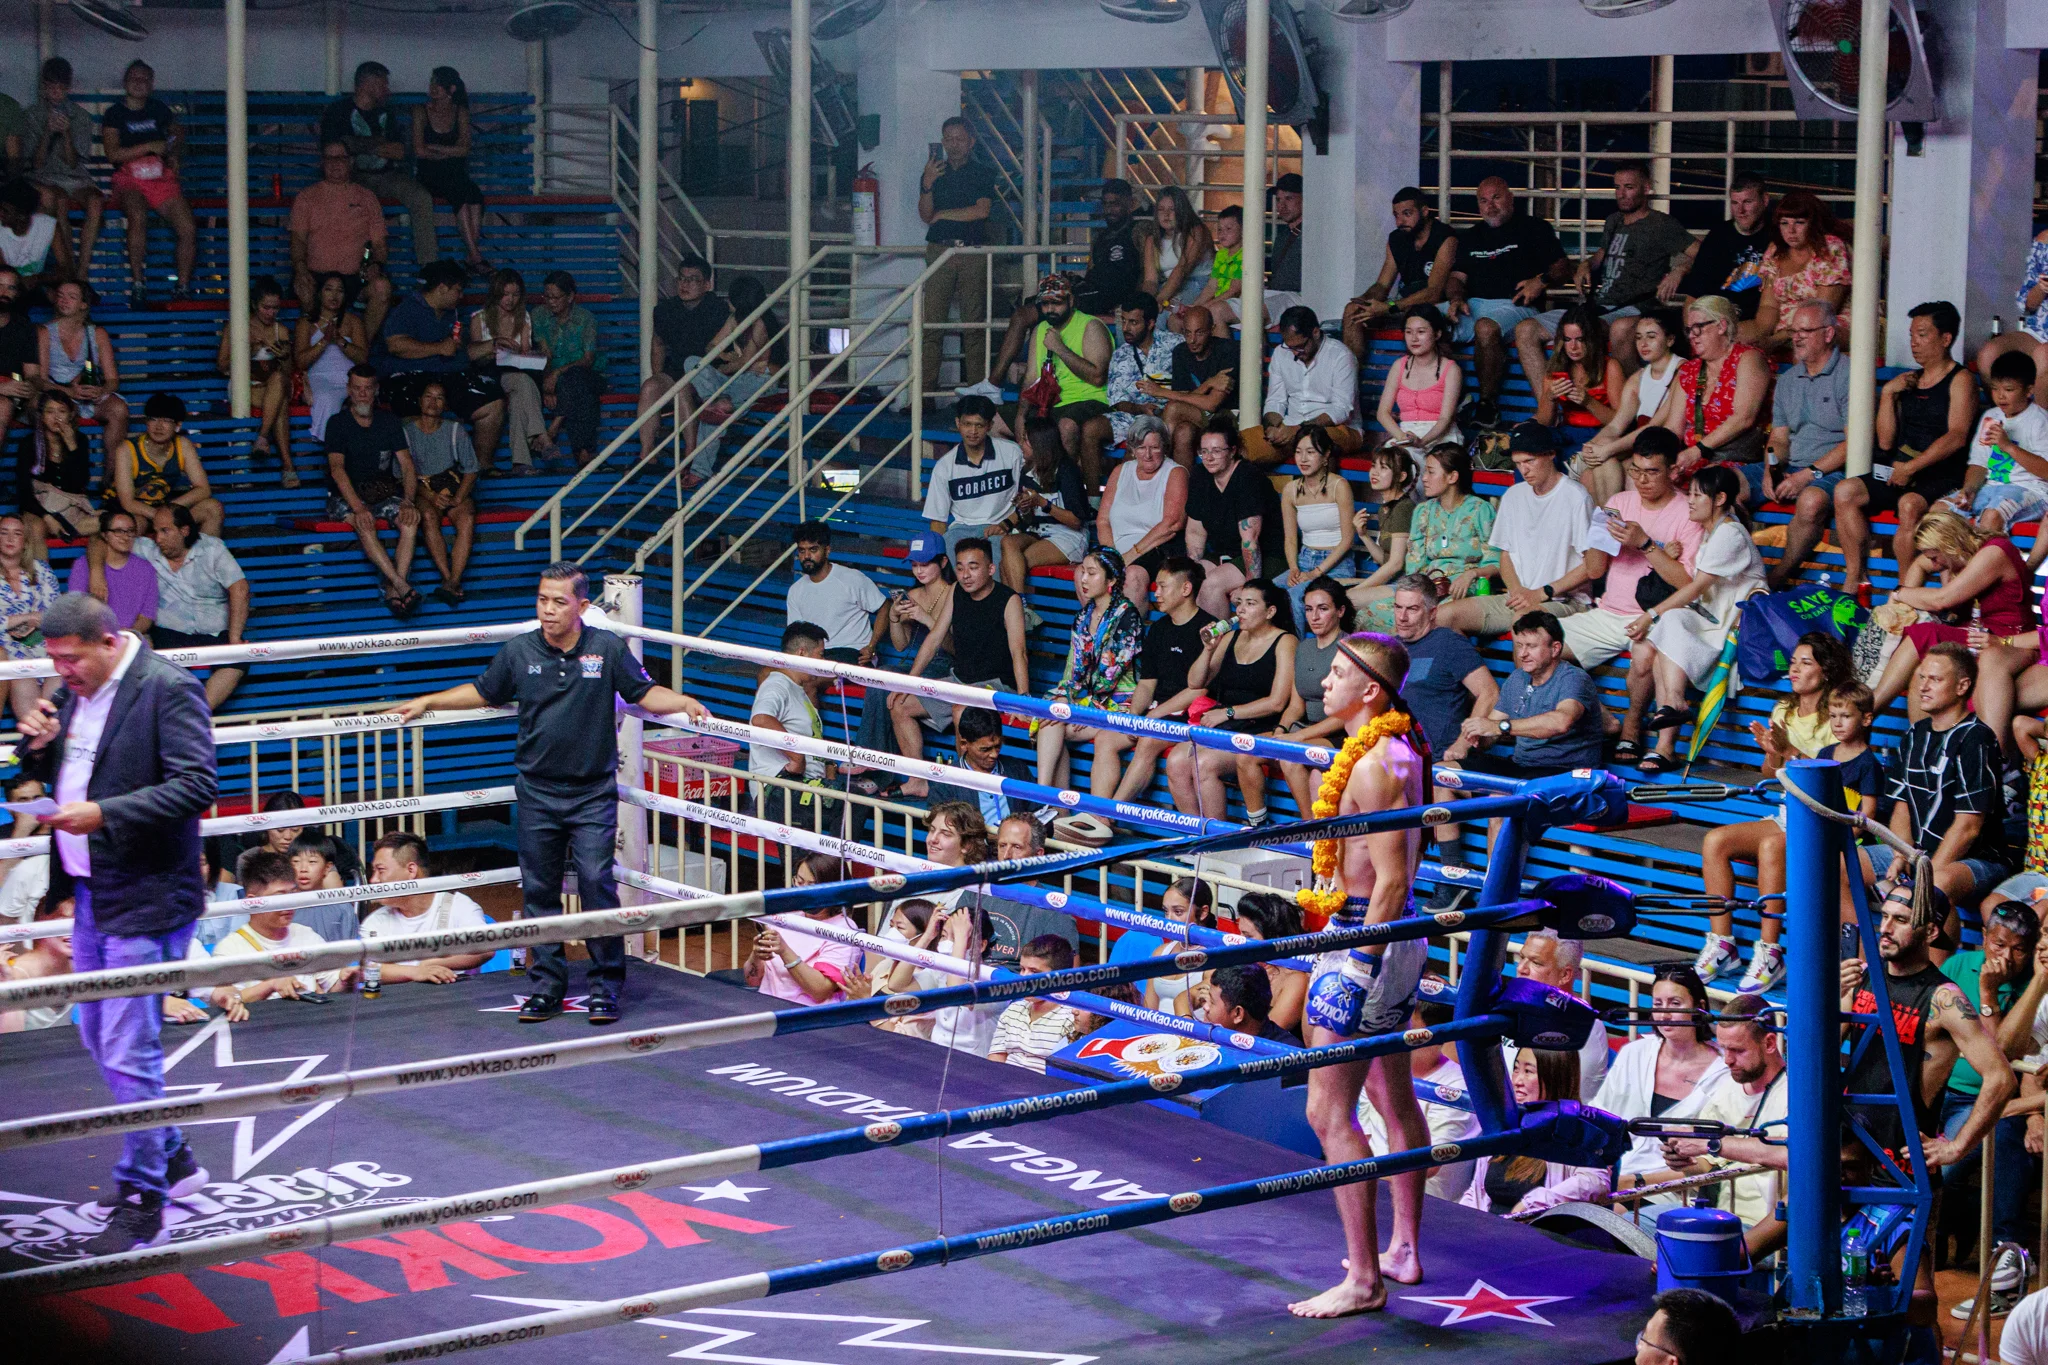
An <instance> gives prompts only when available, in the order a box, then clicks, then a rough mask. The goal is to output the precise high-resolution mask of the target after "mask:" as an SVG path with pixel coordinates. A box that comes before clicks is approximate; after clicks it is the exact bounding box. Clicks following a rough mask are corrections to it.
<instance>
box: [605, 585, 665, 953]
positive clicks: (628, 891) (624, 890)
mask: <svg viewBox="0 0 2048 1365" xmlns="http://www.w3.org/2000/svg"><path fill="white" fill-rule="evenodd" d="M642 587H643V584H642V583H641V580H640V576H639V575H638V574H627V573H614V574H606V575H605V577H604V598H603V600H602V601H600V602H599V603H598V609H599V610H600V611H602V612H603V613H604V614H605V616H606V617H607V618H609V619H611V620H613V621H617V622H619V623H620V624H621V625H628V626H637V625H640V624H641V620H640V607H641V602H640V594H641V589H642ZM626 648H627V649H629V650H631V651H632V652H633V657H634V658H636V659H644V658H645V657H646V653H647V644H646V642H645V641H644V640H641V639H639V638H638V637H637V636H630V635H629V636H627V637H626ZM618 725H619V767H618V779H619V781H620V783H621V784H623V785H625V786H628V787H640V786H642V785H644V783H645V781H646V779H645V777H644V776H643V769H644V763H643V759H642V753H643V750H642V744H643V742H644V740H645V738H646V728H647V722H645V721H643V720H641V719H640V718H639V717H638V716H635V715H632V714H630V713H621V714H620V716H619V720H618ZM613 858H614V860H615V861H616V862H617V863H618V865H619V866H620V867H629V868H632V869H633V870H634V871H636V872H657V871H659V869H657V868H653V867H649V866H648V865H647V812H646V811H645V810H643V809H641V808H640V807H639V806H635V805H630V804H628V803H627V802H624V801H621V802H620V803H619V827H618V834H617V836H616V838H615V841H614V843H613ZM649 899H650V897H649V896H648V895H647V894H646V893H645V892H642V891H639V890H637V889H635V888H633V887H630V886H622V887H620V888H619V901H620V903H621V904H623V905H641V904H644V903H646V902H647V901H648V900H649ZM631 940H632V941H631V942H629V943H628V944H627V945H626V950H627V951H628V952H630V953H632V954H633V955H634V956H636V957H640V958H651V957H653V956H654V955H655V954H656V953H657V952H658V951H659V950H660V945H661V935H660V934H655V935H654V936H653V941H652V942H651V943H650V942H649V938H648V935H646V934H634V935H632V936H631Z"/></svg>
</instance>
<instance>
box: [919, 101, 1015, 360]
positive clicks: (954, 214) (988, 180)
mask: <svg viewBox="0 0 2048 1365" xmlns="http://www.w3.org/2000/svg"><path fill="white" fill-rule="evenodd" d="M995 199H996V174H995V172H994V171H993V170H991V169H990V168H989V167H988V166H987V165H986V164H985V163H983V162H979V161H976V160H975V159H974V131H973V130H972V129H971V128H969V127H968V126H967V120H966V119H964V118H958V117H955V118H949V119H947V120H946V122H945V123H944V125H943V126H942V127H941V129H940V134H939V140H938V141H937V142H934V143H933V144H932V145H931V157H930V159H929V160H927V161H926V162H925V167H924V175H923V177H922V179H921V180H920V181H919V183H918V190H917V216H918V218H919V219H920V220H922V221H923V223H924V224H925V234H924V243H925V245H924V260H925V264H926V265H930V264H931V263H932V262H933V261H936V260H938V259H939V257H941V256H943V255H945V254H946V252H948V251H950V250H952V249H953V248H954V247H959V246H980V245H982V244H983V243H984V242H986V241H987V240H988V227H987V224H988V215H989V211H990V209H991V208H992V207H993V206H994V204H995ZM955 305H957V306H958V307H959V310H960V321H962V322H968V323H976V324H979V323H981V322H983V321H986V320H987V318H988V257H986V256H983V255H981V254H980V253H979V252H961V253H959V254H957V255H955V256H954V257H953V259H952V260H950V261H947V262H946V263H945V264H944V265H943V266H941V267H939V269H938V270H936V271H934V272H933V274H932V277H931V279H930V280H928V281H927V282H926V283H925V287H924V323H925V330H924V380H925V387H926V388H927V389H931V388H935V387H937V382H938V374H939V361H940V359H941V357H942V356H943V355H944V351H943V349H942V347H943V344H944V342H945V332H944V331H943V330H941V327H940V326H939V324H943V323H944V322H945V321H946V320H947V316H948V314H950V313H951V312H952V310H953V308H954V307H955ZM987 373H988V332H987V331H986V330H984V329H983V328H981V327H980V326H975V327H973V328H971V329H969V330H968V331H965V332H963V333H961V337H960V382H961V383H962V384H971V383H973V382H974V381H975V380H977V379H980V378H982V377H983V376H984V375H986V374H987Z"/></svg>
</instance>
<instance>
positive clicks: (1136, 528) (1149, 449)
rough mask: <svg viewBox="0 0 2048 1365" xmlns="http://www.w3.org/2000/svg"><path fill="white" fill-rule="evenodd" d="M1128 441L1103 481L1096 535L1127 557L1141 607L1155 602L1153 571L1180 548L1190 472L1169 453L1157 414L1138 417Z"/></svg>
mask: <svg viewBox="0 0 2048 1365" xmlns="http://www.w3.org/2000/svg"><path fill="white" fill-rule="evenodd" d="M1124 445H1125V447H1126V448H1127V449H1128V450H1129V451H1130V453H1131V454H1130V458H1129V459H1127V460H1125V461H1124V462H1123V463H1122V464H1119V465H1118V466H1117V467H1116V468H1115V469H1112V470H1111V471H1110V473H1109V482H1108V483H1106V484H1104V485H1103V488H1102V507H1101V509H1100V510H1098V511H1097V512H1096V514H1095V535H1096V538H1097V539H1098V540H1100V541H1102V542H1103V543H1104V544H1106V545H1112V546H1114V547H1116V552H1117V553H1118V554H1120V555H1122V556H1123V557H1124V563H1125V566H1126V567H1125V569H1124V596H1126V597H1128V598H1130V599H1131V601H1132V602H1134V603H1136V604H1137V605H1138V608H1139V609H1140V610H1141V611H1142V610H1149V608H1150V606H1151V591H1152V576H1153V575H1154V574H1156V573H1158V572H1159V566H1160V565H1161V564H1163V563H1165V562H1166V560H1167V558H1168V557H1169V556H1171V555H1177V554H1179V553H1180V543H1181V530H1182V528H1183V527H1185V526H1186V525H1187V520H1188V472H1187V470H1185V469H1183V468H1181V467H1180V466H1179V465H1177V464H1174V463H1172V462H1171V461H1169V460H1168V459H1167V458H1166V424H1165V423H1164V422H1162V421H1160V420H1159V419H1158V418H1157V417H1152V416H1140V417H1137V418H1135V419H1133V421H1132V422H1131V429H1130V431H1129V432H1128V433H1127V434H1126V435H1125V437H1124Z"/></svg>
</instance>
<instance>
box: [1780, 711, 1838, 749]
mask: <svg viewBox="0 0 2048 1365" xmlns="http://www.w3.org/2000/svg"><path fill="white" fill-rule="evenodd" d="M1798 706H1799V703H1798V702H1796V701H1793V700H1792V699H1791V698H1789V697H1788V698H1787V699H1785V700H1784V701H1781V702H1779V703H1778V704H1777V705H1776V706H1775V707H1773V708H1772V709H1771V728H1772V729H1775V730H1783V731H1784V732H1785V735H1786V737H1787V738H1788V739H1790V740H1791V741H1792V747H1793V748H1794V749H1797V750H1798V751H1799V756H1800V757H1801V758H1813V757H1815V756H1816V755H1818V754H1819V753H1820V751H1821V750H1822V749H1825V748H1827V747H1828V745H1830V744H1833V743H1834V742H1835V732H1834V731H1833V730H1830V729H1829V728H1828V710H1827V708H1826V707H1825V706H1823V707H1822V708H1821V709H1820V710H1818V711H1816V712H1814V713H1813V714H1812V715H1810V716H1802V715H1800V714H1799V711H1798Z"/></svg>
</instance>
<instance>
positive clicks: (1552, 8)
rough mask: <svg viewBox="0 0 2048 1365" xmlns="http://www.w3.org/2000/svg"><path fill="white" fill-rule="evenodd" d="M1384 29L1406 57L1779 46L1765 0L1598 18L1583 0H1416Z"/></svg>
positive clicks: (1698, 1)
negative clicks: (1452, 0) (1446, 0)
mask: <svg viewBox="0 0 2048 1365" xmlns="http://www.w3.org/2000/svg"><path fill="white" fill-rule="evenodd" d="M1452 15H1455V20H1454V21H1451V22H1447V19H1449V18H1450V17H1451V16H1452ZM1386 29H1387V56H1388V57H1389V58H1390V59H1392V60H1394V61H1403V62H1442V61H1457V62H1491V61H1512V60H1517V59H1528V58H1537V59H1547V58H1552V57H1557V58H1563V57H1658V56H1663V55H1664V54H1666V53H1670V52H1686V53H1724V52H1775V51H1777V50H1778V42H1777V38H1776V37H1775V36H1774V34H1773V31H1772V25H1771V12H1770V6H1769V5H1768V4H1766V3H1765V0H1680V2H1679V3H1678V4H1674V5H1667V6H1665V7H1664V8H1663V9H1660V10H1654V11H1652V12H1651V13H1649V14H1641V15H1636V16H1635V17H1633V18H1628V19H1601V18H1598V17H1596V16H1594V15H1591V14H1588V13H1587V12H1586V10H1585V7H1584V6H1582V5H1581V4H1579V0H1456V4H1455V5H1448V4H1445V3H1443V2H1442V0H1434V2H1433V0H1418V2H1417V4H1416V5H1415V7H1414V8H1413V9H1411V10H1409V11H1408V12H1407V13H1406V14H1403V15H1401V16H1399V17H1398V18H1395V19H1392V20H1389V21H1388V22H1387V25H1386Z"/></svg>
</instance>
